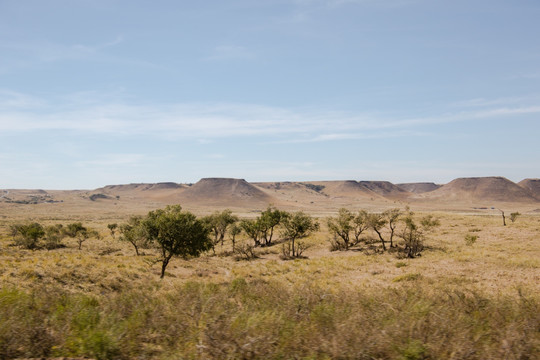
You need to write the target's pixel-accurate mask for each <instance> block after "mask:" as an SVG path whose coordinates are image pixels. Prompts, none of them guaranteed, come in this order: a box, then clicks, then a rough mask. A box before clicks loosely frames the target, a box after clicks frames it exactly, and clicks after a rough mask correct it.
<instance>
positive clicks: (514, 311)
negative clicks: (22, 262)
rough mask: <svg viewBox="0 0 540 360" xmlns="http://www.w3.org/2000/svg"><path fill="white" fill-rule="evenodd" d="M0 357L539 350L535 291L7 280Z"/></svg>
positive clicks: (475, 354) (368, 355) (430, 354)
mask: <svg viewBox="0 0 540 360" xmlns="http://www.w3.org/2000/svg"><path fill="white" fill-rule="evenodd" d="M0 323H1V324H2V326H0V358H2V359H6V358H24V357H26V358H37V357H39V358H41V357H83V356H84V357H90V358H94V359H133V358H155V359H165V358H167V359H168V358H179V359H180V358H182V359H183V358H193V359H249V358H265V359H284V358H305V359H326V358H340V359H533V358H538V354H540V301H539V298H538V296H537V295H534V294H527V292H526V291H520V292H519V293H518V292H516V294H515V296H513V297H509V296H508V297H503V296H496V295H487V294H483V293H480V292H475V291H472V290H467V291H460V290H456V289H451V288H445V287H439V288H435V289H434V288H431V287H428V286H427V285H423V284H421V283H417V282H408V281H404V282H399V283H396V284H395V287H394V288H387V289H380V288H379V289H373V290H370V289H350V288H349V289H340V288H339V287H338V286H336V287H335V288H332V289H327V288H321V287H320V286H317V285H316V284H311V283H305V284H296V285H295V286H290V285H285V284H282V283H279V282H264V281H260V280H255V281H252V282H247V281H246V280H244V279H243V278H237V279H235V280H233V281H231V282H229V283H220V284H214V283H202V282H201V283H199V282H190V283H186V284H184V285H181V286H178V287H177V288H173V289H172V290H159V289H157V290H156V289H154V290H149V289H146V290H144V291H143V290H136V289H127V290H126V291H124V292H121V293H112V294H111V293H109V294H107V295H96V296H90V295H85V294H79V293H69V292H66V291H64V290H61V289H59V288H53V287H42V288H36V289H34V290H32V291H22V290H16V289H12V288H3V289H0Z"/></svg>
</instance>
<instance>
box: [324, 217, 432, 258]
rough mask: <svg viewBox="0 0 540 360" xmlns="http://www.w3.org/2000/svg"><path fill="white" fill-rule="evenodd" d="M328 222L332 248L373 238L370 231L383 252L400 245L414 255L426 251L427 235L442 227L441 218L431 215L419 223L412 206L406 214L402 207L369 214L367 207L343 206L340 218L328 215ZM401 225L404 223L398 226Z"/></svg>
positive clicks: (400, 248)
mask: <svg viewBox="0 0 540 360" xmlns="http://www.w3.org/2000/svg"><path fill="white" fill-rule="evenodd" d="M327 224H328V230H329V231H330V234H331V235H332V237H331V239H330V241H331V249H332V250H349V249H350V248H351V247H353V246H355V245H358V244H359V243H361V242H367V241H368V240H369V237H366V236H362V234H364V233H365V232H366V231H368V230H369V231H372V232H373V233H375V234H376V235H377V239H378V241H380V243H381V247H382V249H383V251H386V250H388V249H392V248H398V250H401V251H402V252H403V253H404V254H405V256H407V257H409V258H413V257H416V256H418V255H419V254H420V252H421V251H422V250H423V248H424V239H425V236H426V234H427V233H428V232H429V231H430V230H431V229H433V228H434V227H436V226H438V225H439V221H438V220H436V219H434V218H433V217H432V216H431V215H428V216H425V217H424V218H422V219H420V221H419V222H418V221H416V220H415V219H414V213H413V212H412V211H410V210H409V209H407V210H406V211H405V212H404V213H403V212H402V211H401V210H400V209H391V210H387V211H384V212H382V213H368V212H367V211H365V210H360V211H358V212H357V213H353V212H351V211H350V210H348V209H345V208H341V209H339V211H338V215H337V216H336V217H331V218H328V221H327ZM399 224H402V225H401V226H400V227H399V228H398V225H399ZM396 236H397V237H398V238H400V239H401V240H402V241H401V244H398V242H397V241H395V238H396ZM387 244H388V245H389V246H388V247H387Z"/></svg>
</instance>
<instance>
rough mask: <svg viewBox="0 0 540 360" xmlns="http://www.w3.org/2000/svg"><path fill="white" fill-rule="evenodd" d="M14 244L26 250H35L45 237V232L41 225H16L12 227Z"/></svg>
mask: <svg viewBox="0 0 540 360" xmlns="http://www.w3.org/2000/svg"><path fill="white" fill-rule="evenodd" d="M10 232H11V235H12V236H13V243H14V245H16V246H20V247H22V248H24V249H29V250H35V249H37V248H38V246H39V240H40V239H41V238H43V237H44V236H45V230H44V229H43V226H42V225H41V224H39V223H36V222H34V223H28V224H14V225H11V227H10Z"/></svg>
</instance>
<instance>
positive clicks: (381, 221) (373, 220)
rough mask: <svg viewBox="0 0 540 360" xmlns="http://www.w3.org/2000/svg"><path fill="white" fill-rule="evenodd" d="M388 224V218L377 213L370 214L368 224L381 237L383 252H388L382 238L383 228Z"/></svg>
mask: <svg viewBox="0 0 540 360" xmlns="http://www.w3.org/2000/svg"><path fill="white" fill-rule="evenodd" d="M387 223H388V220H387V219H386V216H385V215H383V214H375V213H372V214H368V217H367V224H368V226H369V228H370V229H371V230H373V231H375V233H377V235H378V236H379V240H381V244H382V247H383V250H386V244H385V240H384V238H383V237H382V228H383V227H384V226H385V225H386V224H387Z"/></svg>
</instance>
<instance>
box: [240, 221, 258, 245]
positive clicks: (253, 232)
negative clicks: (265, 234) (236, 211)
mask: <svg viewBox="0 0 540 360" xmlns="http://www.w3.org/2000/svg"><path fill="white" fill-rule="evenodd" d="M240 227H241V228H242V230H244V232H245V233H246V234H247V236H249V237H250V238H251V239H253V241H254V243H255V244H254V246H260V245H261V236H262V228H261V222H260V219H258V218H257V219H244V220H242V221H240Z"/></svg>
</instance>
